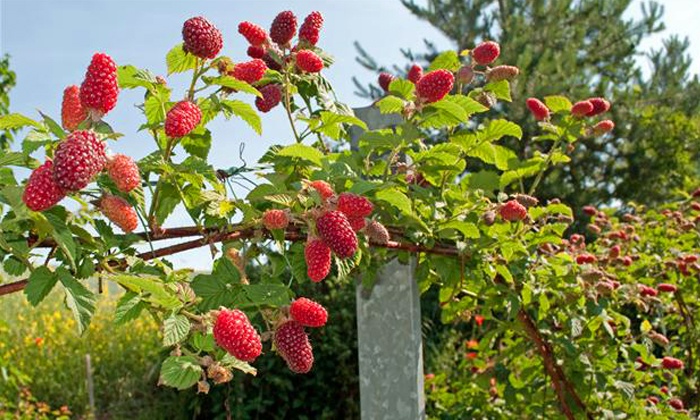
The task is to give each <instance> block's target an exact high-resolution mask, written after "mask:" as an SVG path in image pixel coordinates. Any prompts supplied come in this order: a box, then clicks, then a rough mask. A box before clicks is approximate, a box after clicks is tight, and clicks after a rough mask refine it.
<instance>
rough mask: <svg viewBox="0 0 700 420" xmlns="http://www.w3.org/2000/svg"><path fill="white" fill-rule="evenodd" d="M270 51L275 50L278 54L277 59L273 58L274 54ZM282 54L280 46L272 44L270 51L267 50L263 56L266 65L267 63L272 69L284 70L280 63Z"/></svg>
mask: <svg viewBox="0 0 700 420" xmlns="http://www.w3.org/2000/svg"><path fill="white" fill-rule="evenodd" d="M270 51H273V52H274V53H275V55H276V56H277V59H275V58H273V55H272V54H271V53H270ZM281 56H282V51H280V50H279V49H278V48H276V47H274V45H273V46H271V47H269V48H268V51H266V52H265V55H263V56H262V60H263V61H264V62H265V65H267V68H269V69H270V70H277V71H279V70H282V65H281V64H280V62H279V61H277V60H279V59H280V57H281Z"/></svg>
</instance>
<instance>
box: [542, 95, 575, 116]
mask: <svg viewBox="0 0 700 420" xmlns="http://www.w3.org/2000/svg"><path fill="white" fill-rule="evenodd" d="M544 104H545V105H547V108H549V110H550V111H552V112H554V113H557V112H562V111H566V112H569V111H570V110H571V107H572V106H573V105H571V101H569V99H567V98H566V97H564V96H559V95H553V96H545V97H544Z"/></svg>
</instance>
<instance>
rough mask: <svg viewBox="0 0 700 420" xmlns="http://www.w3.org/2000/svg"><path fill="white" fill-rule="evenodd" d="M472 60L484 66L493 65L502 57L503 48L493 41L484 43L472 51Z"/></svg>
mask: <svg viewBox="0 0 700 420" xmlns="http://www.w3.org/2000/svg"><path fill="white" fill-rule="evenodd" d="M471 55H472V59H473V60H474V62H476V64H481V65H482V66H484V65H486V64H491V63H493V62H494V61H496V59H497V58H498V56H499V55H501V46H500V45H498V44H497V43H495V42H493V41H486V42H482V43H481V44H479V45H477V46H476V47H474V49H473V50H472V51H471Z"/></svg>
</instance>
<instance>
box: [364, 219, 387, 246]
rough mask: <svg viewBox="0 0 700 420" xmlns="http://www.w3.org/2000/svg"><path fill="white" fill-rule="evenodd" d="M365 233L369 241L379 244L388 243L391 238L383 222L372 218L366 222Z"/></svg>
mask: <svg viewBox="0 0 700 420" xmlns="http://www.w3.org/2000/svg"><path fill="white" fill-rule="evenodd" d="M365 235H367V237H368V238H369V240H370V241H372V242H374V243H377V244H380V245H386V244H388V243H389V240H390V239H391V237H390V236H389V231H387V230H386V228H385V227H384V225H383V224H381V223H379V222H378V221H376V220H372V221H370V222H369V223H367V227H366V228H365Z"/></svg>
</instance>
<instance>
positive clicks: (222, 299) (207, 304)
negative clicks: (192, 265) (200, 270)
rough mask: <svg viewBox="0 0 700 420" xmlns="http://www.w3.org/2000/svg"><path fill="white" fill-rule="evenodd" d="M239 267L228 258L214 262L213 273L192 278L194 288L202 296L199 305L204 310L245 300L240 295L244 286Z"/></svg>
mask: <svg viewBox="0 0 700 420" xmlns="http://www.w3.org/2000/svg"><path fill="white" fill-rule="evenodd" d="M240 282H241V276H240V273H239V272H238V269H237V268H236V267H235V266H234V265H233V263H232V262H231V261H229V260H228V258H219V259H218V260H216V261H215V262H214V270H213V271H212V273H211V274H200V275H198V276H196V277H195V278H194V280H192V283H191V286H192V290H194V292H195V293H196V294H197V296H198V297H200V298H202V301H201V302H200V304H199V307H200V309H201V310H203V311H208V310H211V309H216V308H218V307H220V306H231V305H232V304H233V303H234V302H245V300H242V299H241V297H240V294H241V291H242V286H241V284H240Z"/></svg>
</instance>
